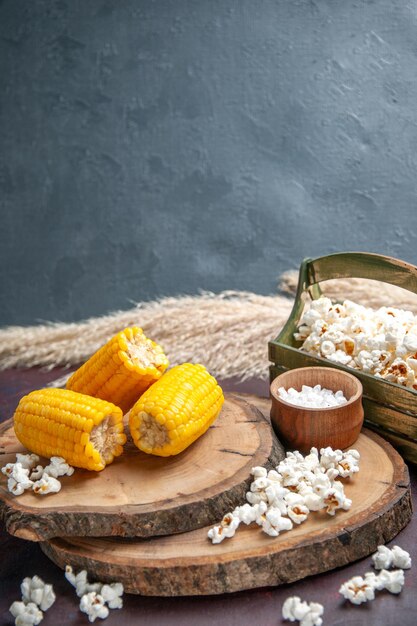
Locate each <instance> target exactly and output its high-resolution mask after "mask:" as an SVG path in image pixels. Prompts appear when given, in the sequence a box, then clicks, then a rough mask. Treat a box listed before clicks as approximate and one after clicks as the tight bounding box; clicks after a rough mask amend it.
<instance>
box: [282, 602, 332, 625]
mask: <svg viewBox="0 0 417 626" xmlns="http://www.w3.org/2000/svg"><path fill="white" fill-rule="evenodd" d="M323 610H324V609H323V606H322V605H321V604H319V603H318V602H310V603H307V602H301V600H300V598H299V597H298V596H292V597H290V598H287V599H286V600H285V602H284V604H283V606H282V617H283V619H287V620H289V621H290V622H295V621H299V622H300V626H321V624H322V623H323V620H322V618H321V616H322V615H323Z"/></svg>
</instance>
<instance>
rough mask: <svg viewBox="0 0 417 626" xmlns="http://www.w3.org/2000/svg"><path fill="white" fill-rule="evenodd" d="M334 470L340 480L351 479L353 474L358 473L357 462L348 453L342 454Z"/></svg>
mask: <svg viewBox="0 0 417 626" xmlns="http://www.w3.org/2000/svg"><path fill="white" fill-rule="evenodd" d="M336 469H337V470H338V472H339V476H341V477H342V478H351V477H352V476H353V474H356V472H359V461H358V460H357V459H356V458H355V457H354V456H352V455H350V454H349V453H347V454H344V455H343V458H342V460H341V461H339V462H338V464H337V467H336Z"/></svg>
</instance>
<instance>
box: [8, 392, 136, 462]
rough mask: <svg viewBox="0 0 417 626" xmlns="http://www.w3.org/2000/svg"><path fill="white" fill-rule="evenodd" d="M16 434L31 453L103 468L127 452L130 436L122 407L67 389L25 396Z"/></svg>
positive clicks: (16, 424)
mask: <svg viewBox="0 0 417 626" xmlns="http://www.w3.org/2000/svg"><path fill="white" fill-rule="evenodd" d="M14 429H15V433H16V437H17V438H18V439H19V441H20V442H21V443H22V444H23V445H24V446H25V448H27V449H28V450H30V451H31V452H35V454H39V455H41V456H45V457H47V458H50V457H51V456H62V457H63V458H64V459H65V460H66V462H67V463H68V464H69V465H74V466H75V467H84V468H85V469H89V470H96V471H99V470H102V469H103V468H104V467H105V466H106V465H108V464H109V463H111V462H112V461H113V459H114V457H115V456H119V455H120V454H121V453H122V452H123V444H124V443H126V435H125V434H124V432H123V413H122V411H121V409H119V407H117V406H115V405H114V404H111V402H106V401H105V400H100V399H98V398H91V397H90V396H86V395H84V394H82V393H77V392H76V391H69V390H67V389H40V390H39V391H32V392H31V393H29V394H28V395H27V396H24V397H23V398H22V399H21V400H20V402H19V405H18V407H17V409H16V412H15V414H14Z"/></svg>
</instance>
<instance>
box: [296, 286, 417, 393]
mask: <svg viewBox="0 0 417 626" xmlns="http://www.w3.org/2000/svg"><path fill="white" fill-rule="evenodd" d="M294 337H295V339H296V340H297V341H302V342H303V343H302V346H301V350H304V351H306V352H309V353H310V354H315V355H317V356H320V357H323V358H325V359H328V360H329V361H331V362H333V363H340V364H342V365H347V366H348V367H352V368H354V369H358V370H361V371H363V372H367V373H369V374H373V375H374V376H378V377H380V378H383V379H385V380H388V381H390V382H394V383H397V384H400V385H403V386H405V387H408V388H411V389H417V378H416V374H417V316H414V315H413V314H412V313H411V312H410V311H404V310H402V309H396V308H393V307H381V308H379V309H377V310H373V309H370V308H367V307H364V306H361V305H359V304H356V303H355V302H351V301H350V300H345V301H344V302H343V304H332V302H331V300H330V299H329V298H326V297H325V296H323V297H321V298H319V299H317V300H313V301H312V302H311V303H310V306H309V308H308V309H306V310H305V311H304V313H303V315H302V316H301V319H300V323H299V327H298V330H297V332H296V333H294Z"/></svg>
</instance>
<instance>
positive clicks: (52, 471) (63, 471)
mask: <svg viewBox="0 0 417 626" xmlns="http://www.w3.org/2000/svg"><path fill="white" fill-rule="evenodd" d="M44 472H46V473H47V474H48V476H53V478H58V476H72V474H73V473H74V468H73V467H71V466H70V465H68V463H67V462H66V461H65V459H64V458H62V456H51V458H50V464H49V465H47V466H46V467H45V469H44Z"/></svg>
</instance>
